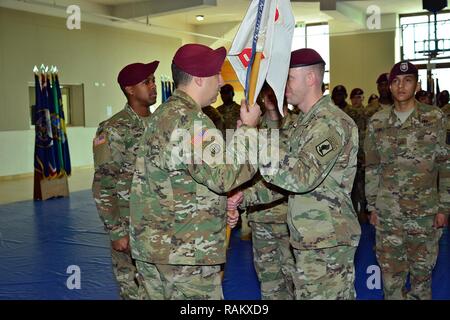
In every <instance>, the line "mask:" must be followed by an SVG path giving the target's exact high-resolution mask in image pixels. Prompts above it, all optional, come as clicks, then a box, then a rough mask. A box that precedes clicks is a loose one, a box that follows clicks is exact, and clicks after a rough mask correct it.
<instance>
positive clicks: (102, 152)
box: [92, 104, 145, 240]
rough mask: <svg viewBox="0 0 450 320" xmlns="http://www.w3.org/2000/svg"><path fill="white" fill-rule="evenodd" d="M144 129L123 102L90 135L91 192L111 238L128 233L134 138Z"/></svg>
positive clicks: (135, 144)
mask: <svg viewBox="0 0 450 320" xmlns="http://www.w3.org/2000/svg"><path fill="white" fill-rule="evenodd" d="M144 130H145V120H144V119H142V118H140V117H139V116H138V115H137V114H136V113H135V112H134V111H133V109H131V107H130V106H129V105H128V104H127V105H126V106H125V108H124V109H123V110H122V111H120V112H118V113H116V114H115V115H113V116H112V117H111V118H110V119H108V120H106V121H103V122H102V123H100V125H99V127H98V129H97V133H96V135H95V138H94V142H93V153H94V166H95V173H94V180H93V183H92V193H93V196H94V200H95V203H96V206H97V210H98V213H99V215H100V218H101V220H102V221H103V223H104V225H105V227H106V229H107V230H109V231H110V233H109V234H110V238H111V240H117V239H120V238H122V237H124V236H126V235H127V234H128V233H129V230H128V228H129V215H130V213H129V192H130V188H131V180H132V178H133V172H134V163H135V160H136V151H137V146H138V141H139V139H140V138H141V136H142V135H143V133H144Z"/></svg>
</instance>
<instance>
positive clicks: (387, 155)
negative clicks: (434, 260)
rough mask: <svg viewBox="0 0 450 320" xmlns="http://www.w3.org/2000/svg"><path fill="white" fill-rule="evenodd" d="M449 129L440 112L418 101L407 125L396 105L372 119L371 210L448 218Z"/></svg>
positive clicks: (369, 135)
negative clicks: (441, 215) (398, 113)
mask: <svg viewBox="0 0 450 320" xmlns="http://www.w3.org/2000/svg"><path fill="white" fill-rule="evenodd" d="M446 126H447V120H446V119H445V117H444V115H443V113H442V112H441V111H440V110H439V108H437V107H432V106H428V105H425V104H421V103H419V102H416V107H415V108H414V111H413V113H412V114H411V115H410V116H409V117H408V118H407V119H406V121H405V122H404V123H403V124H402V123H401V122H400V120H399V119H398V117H397V115H396V114H395V113H394V107H393V106H392V107H391V108H389V109H384V110H382V111H380V112H377V113H376V114H375V115H374V116H373V117H372V118H371V119H370V122H369V125H368V128H367V136H366V140H365V152H366V197H367V202H368V208H369V210H370V211H372V210H375V209H376V210H377V212H378V213H379V215H386V214H392V215H399V216H400V217H405V216H406V217H411V216H413V217H417V216H429V215H434V214H436V213H437V212H438V210H439V212H442V213H445V214H448V212H449V208H450V176H449V174H450V161H449V156H448V150H449V146H448V145H447V144H446V141H445V136H446ZM438 174H439V184H440V185H439V192H438V182H437V176H438Z"/></svg>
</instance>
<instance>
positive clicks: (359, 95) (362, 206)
mask: <svg viewBox="0 0 450 320" xmlns="http://www.w3.org/2000/svg"><path fill="white" fill-rule="evenodd" d="M350 100H351V101H352V105H351V106H349V105H348V106H347V107H345V108H344V112H345V113H346V114H348V115H349V116H350V118H352V119H353V121H355V124H356V126H357V127H358V136H359V143H358V146H359V149H358V163H357V169H356V176H355V181H354V182H353V188H352V202H353V207H354V208H355V211H356V213H357V214H358V218H359V221H360V223H365V222H367V214H366V208H367V202H366V196H365V194H364V184H365V182H364V151H363V145H364V140H363V137H364V130H365V128H366V117H365V110H364V106H363V104H362V103H363V101H364V91H363V90H362V89H360V88H355V89H353V90H352V92H351V93H350Z"/></svg>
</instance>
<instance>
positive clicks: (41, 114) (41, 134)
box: [34, 73, 56, 178]
mask: <svg viewBox="0 0 450 320" xmlns="http://www.w3.org/2000/svg"><path fill="white" fill-rule="evenodd" d="M41 81H42V88H41V83H40V82H39V75H38V74H36V73H35V75H34V82H35V93H36V105H35V119H36V122H35V126H34V127H35V133H36V138H35V148H34V168H35V172H37V173H38V174H39V175H41V176H42V177H45V178H51V177H55V176H56V163H55V162H56V161H55V152H54V143H53V134H52V125H51V118H50V110H49V108H48V99H47V85H49V84H48V83H47V82H46V77H45V75H44V74H41Z"/></svg>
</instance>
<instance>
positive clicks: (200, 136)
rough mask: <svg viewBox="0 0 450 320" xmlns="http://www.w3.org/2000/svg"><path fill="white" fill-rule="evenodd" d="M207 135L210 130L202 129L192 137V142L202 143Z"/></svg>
mask: <svg viewBox="0 0 450 320" xmlns="http://www.w3.org/2000/svg"><path fill="white" fill-rule="evenodd" d="M207 135H208V130H207V129H202V131H200V132H199V133H198V134H196V135H195V136H194V137H193V138H192V144H193V145H197V144H199V143H202V142H203V141H204V140H205V139H206V137H207Z"/></svg>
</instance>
